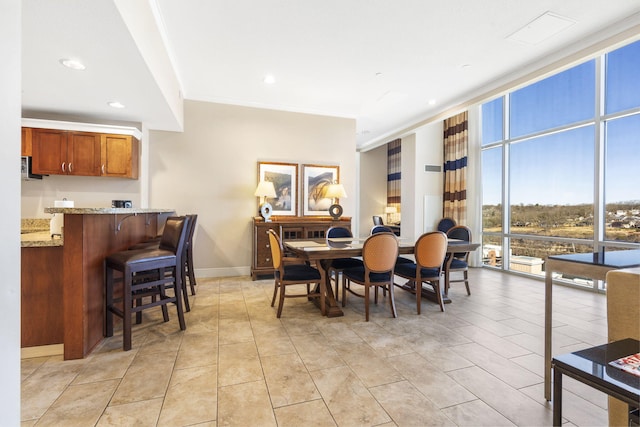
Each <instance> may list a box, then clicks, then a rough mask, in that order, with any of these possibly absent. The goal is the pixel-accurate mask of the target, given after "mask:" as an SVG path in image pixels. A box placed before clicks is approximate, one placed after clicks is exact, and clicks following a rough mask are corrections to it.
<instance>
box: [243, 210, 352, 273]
mask: <svg viewBox="0 0 640 427" xmlns="http://www.w3.org/2000/svg"><path fill="white" fill-rule="evenodd" d="M271 218H272V219H271V221H269V222H265V221H264V219H263V218H262V217H259V216H258V217H254V218H253V244H252V248H253V251H252V255H251V278H252V279H253V280H256V279H257V278H258V276H262V275H273V263H272V261H271V248H270V247H269V236H268V235H267V230H269V229H272V230H274V231H275V232H276V233H278V235H279V236H280V239H281V240H283V241H284V240H295V239H324V238H325V233H326V232H327V230H328V229H329V228H330V227H345V228H348V229H349V230H351V218H350V217H341V218H340V219H338V220H334V219H333V218H331V217H330V216H327V217H322V216H320V217H318V216H314V217H299V216H279V217H271Z"/></svg>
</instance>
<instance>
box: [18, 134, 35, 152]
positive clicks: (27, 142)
mask: <svg viewBox="0 0 640 427" xmlns="http://www.w3.org/2000/svg"><path fill="white" fill-rule="evenodd" d="M32 131H33V129H31V128H22V149H21V150H20V155H21V156H31V155H32V153H33V151H32V146H33V132H32Z"/></svg>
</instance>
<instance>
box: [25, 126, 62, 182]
mask: <svg viewBox="0 0 640 427" xmlns="http://www.w3.org/2000/svg"><path fill="white" fill-rule="evenodd" d="M32 149H33V160H32V171H33V173H36V174H42V175H64V174H66V173H67V132H66V131H63V130H56V129H33V147H32Z"/></svg>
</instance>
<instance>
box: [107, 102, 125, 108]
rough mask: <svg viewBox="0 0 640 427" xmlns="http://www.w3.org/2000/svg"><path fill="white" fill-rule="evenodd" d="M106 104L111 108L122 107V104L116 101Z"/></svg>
mask: <svg viewBox="0 0 640 427" xmlns="http://www.w3.org/2000/svg"><path fill="white" fill-rule="evenodd" d="M107 104H108V105H109V107H113V108H124V104H123V103H121V102H118V101H111V102H107Z"/></svg>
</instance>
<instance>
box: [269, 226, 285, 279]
mask: <svg viewBox="0 0 640 427" xmlns="http://www.w3.org/2000/svg"><path fill="white" fill-rule="evenodd" d="M267 234H268V235H269V247H270V248H271V261H273V268H274V269H275V270H276V271H281V270H282V254H283V253H284V249H283V247H282V241H281V240H280V236H278V234H277V233H276V232H275V231H273V230H272V229H271V228H270V229H269V230H267ZM280 277H282V276H280Z"/></svg>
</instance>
